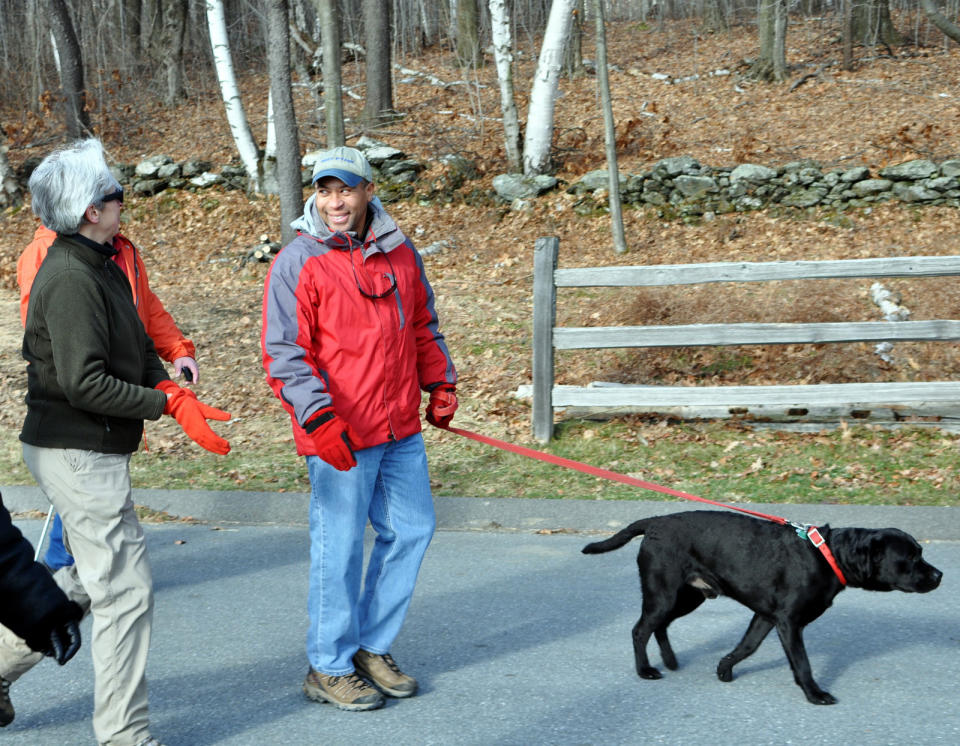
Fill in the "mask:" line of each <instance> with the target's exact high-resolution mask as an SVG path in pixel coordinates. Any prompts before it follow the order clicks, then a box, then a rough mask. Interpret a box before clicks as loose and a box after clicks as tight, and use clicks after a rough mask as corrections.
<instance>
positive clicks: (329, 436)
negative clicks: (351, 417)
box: [303, 407, 360, 471]
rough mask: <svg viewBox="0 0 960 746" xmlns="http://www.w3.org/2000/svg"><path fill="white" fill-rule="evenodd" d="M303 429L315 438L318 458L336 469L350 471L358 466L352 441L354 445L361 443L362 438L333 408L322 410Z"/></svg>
mask: <svg viewBox="0 0 960 746" xmlns="http://www.w3.org/2000/svg"><path fill="white" fill-rule="evenodd" d="M303 429H304V430H306V431H307V433H308V434H309V435H310V437H311V438H313V444H314V445H315V446H316V448H317V456H319V457H320V458H322V459H323V460H324V461H326V462H327V463H328V464H330V466H332V467H333V468H334V469H336V470H337V471H350V469H352V468H353V467H354V466H356V465H357V458H356V456H354V455H353V445H352V443H351V440H352V441H353V442H354V443H359V442H360V437H359V436H358V435H357V434H356V432H355V431H354V429H353V428H352V427H350V423H349V422H347V421H346V420H344V419H343V418H342V417H337V413H336V412H334V411H333V407H326V408H324V409H321V410H320V411H319V412H317V413H316V414H315V415H313V417H311V418H310V419H309V420H307V422H306V424H305V425H304V426H303Z"/></svg>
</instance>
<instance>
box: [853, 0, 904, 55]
mask: <svg viewBox="0 0 960 746" xmlns="http://www.w3.org/2000/svg"><path fill="white" fill-rule="evenodd" d="M851 38H852V39H853V41H854V42H859V43H860V44H864V45H866V46H868V47H875V46H878V45H879V46H884V47H887V48H888V49H891V48H892V47H895V46H897V45H899V44H900V43H902V42H903V38H902V37H901V36H900V32H898V31H897V30H896V29H895V28H894V27H893V20H892V19H891V18H890V3H889V0H863V1H862V2H856V3H854V4H853V23H852V30H851Z"/></svg>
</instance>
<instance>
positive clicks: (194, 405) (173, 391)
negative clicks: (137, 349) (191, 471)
mask: <svg viewBox="0 0 960 746" xmlns="http://www.w3.org/2000/svg"><path fill="white" fill-rule="evenodd" d="M155 388H156V389H157V390H158V391H162V392H163V393H165V394H167V406H165V407H164V408H163V413H164V414H169V415H173V418H174V419H175V420H176V421H177V422H178V423H179V425H180V427H182V428H183V431H184V432H185V433H186V434H187V435H189V436H190V438H191V439H192V440H193V441H194V442H195V443H197V445H200V446H202V447H204V448H206V449H207V450H208V451H211V452H213V453H218V454H220V455H221V456H224V455H226V454H228V453H230V444H229V443H228V442H227V441H225V440H224V439H223V438H221V437H220V436H219V435H217V434H216V433H215V432H213V430H211V429H210V426H209V425H208V424H207V420H229V419H230V415H229V414H227V413H226V412H224V411H223V410H222V409H216V408H215V407H210V406H207V405H206V404H204V403H203V402H201V401H199V400H198V399H197V395H196V394H195V393H193V392H192V391H191V390H190V389H185V388H181V387H180V386H177V384H175V383H174V382H173V381H171V380H166V381H160V383H158V384H157V385H156V386H155Z"/></svg>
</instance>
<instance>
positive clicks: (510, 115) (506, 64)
mask: <svg viewBox="0 0 960 746" xmlns="http://www.w3.org/2000/svg"><path fill="white" fill-rule="evenodd" d="M489 6H490V27H491V28H490V31H491V35H492V37H493V57H494V60H495V61H496V64H497V80H498V81H499V82H500V110H501V112H502V113H503V137H504V147H505V149H506V153H507V162H508V163H509V166H510V171H511V172H516V173H519V172H520V169H521V168H522V167H523V164H522V162H521V160H520V121H519V118H518V116H517V103H516V101H515V100H514V96H513V40H512V39H511V38H510V15H509V13H508V11H507V1H506V0H489Z"/></svg>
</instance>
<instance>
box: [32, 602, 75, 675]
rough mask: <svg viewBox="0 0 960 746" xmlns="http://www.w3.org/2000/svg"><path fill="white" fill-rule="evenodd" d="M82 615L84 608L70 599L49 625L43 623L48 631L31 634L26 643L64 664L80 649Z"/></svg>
mask: <svg viewBox="0 0 960 746" xmlns="http://www.w3.org/2000/svg"><path fill="white" fill-rule="evenodd" d="M82 617H83V609H81V608H80V607H79V606H78V605H77V604H76V603H74V602H73V601H69V602H68V603H67V604H65V605H64V606H62V607H61V608H60V610H59V611H58V613H57V614H56V616H55V617H54V619H53V620H52V623H51V624H50V625H49V626H47V625H42V626H43V627H46V630H47V631H46V632H38V634H36V635H31V636H30V637H28V638H27V640H26V643H27V645H29V646H30V647H31V648H32V649H33V650H36V651H37V652H38V653H43V654H44V655H46V656H49V657H50V658H53V659H54V660H55V661H56V662H57V663H59V664H60V665H61V666H62V665H63V664H64V663H66V662H67V661H68V660H70V659H71V658H72V657H73V656H74V655H76V653H77V651H78V650H79V649H80V626H79V621H80V619H81V618H82Z"/></svg>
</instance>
